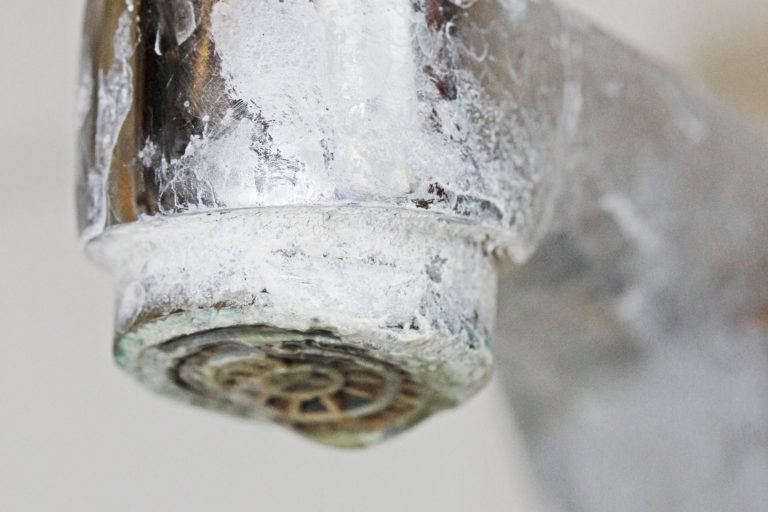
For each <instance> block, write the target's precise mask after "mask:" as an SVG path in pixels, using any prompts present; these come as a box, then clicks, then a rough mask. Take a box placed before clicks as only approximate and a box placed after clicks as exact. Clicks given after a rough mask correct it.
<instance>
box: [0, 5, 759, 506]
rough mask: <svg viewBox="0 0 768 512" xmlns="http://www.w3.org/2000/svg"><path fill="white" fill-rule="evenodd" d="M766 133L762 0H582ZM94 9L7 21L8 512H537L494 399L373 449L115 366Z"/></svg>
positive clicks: (2, 85) (0, 477) (4, 338)
mask: <svg viewBox="0 0 768 512" xmlns="http://www.w3.org/2000/svg"><path fill="white" fill-rule="evenodd" d="M566 3H568V4H569V5H572V6H573V7H575V8H577V9H579V10H582V11H584V12H585V13H587V14H588V15H589V16H591V17H593V18H594V19H596V20H598V22H599V23H600V24H602V25H603V26H604V27H607V28H608V29H610V30H611V31H613V32H614V33H616V34H618V35H619V36H621V37H622V38H624V39H626V40H628V41H630V42H631V43H633V44H635V45H636V46H639V47H640V48H642V49H644V50H645V51H646V52H648V53H650V54H651V55H653V56H655V57H656V58H658V59H660V60H662V61H664V62H666V63H668V64H669V65H671V66H673V67H675V68H677V69H679V70H681V71H682V72H684V73H687V74H689V75H690V76H693V77H697V78H700V79H703V80H706V81H708V82H709V83H710V84H712V86H713V87H715V88H716V89H718V90H719V91H720V92H721V93H722V94H723V95H725V96H727V97H729V98H730V99H731V101H733V102H735V103H736V104H737V105H739V106H740V107H741V108H742V109H744V110H745V111H747V112H749V113H750V114H752V115H754V116H756V117H760V116H762V119H764V120H768V30H766V29H767V28H768V2H765V0H568V1H567V2H566ZM82 4H83V0H38V1H35V2H30V1H26V2H24V1H20V2H11V1H6V2H3V5H2V8H0V48H2V49H3V58H2V60H0V326H1V328H2V330H1V331H0V510H2V511H14V512H16V511H48V510H51V511H53V510H55V511H109V512H120V511H142V512H143V511H149V512H151V511H177V510H178V511H181V510H184V511H190V512H193V511H203V510H223V509H225V508H232V509H249V510H270V511H271V510H274V511H299V510H307V509H312V510H319V511H331V510H333V511H335V512H353V511H359V510H366V511H374V512H375V511H392V510H402V511H420V512H430V511H470V510H471V511H479V512H493V511H513V512H514V511H526V512H528V511H530V510H532V507H533V505H532V503H533V501H532V498H531V492H530V491H529V490H528V489H529V482H527V473H526V470H525V465H524V463H522V462H521V460H522V454H521V449H520V448H519V447H518V445H517V444H516V437H515V431H514V426H513V425H512V423H511V418H510V413H509V411H508V410H507V409H506V406H505V405H504V400H503V396H502V395H501V392H500V390H499V388H498V387H496V386H492V387H491V389H489V390H488V391H486V392H485V393H484V394H483V395H482V396H481V397H479V398H478V399H476V400H475V401H474V402H472V403H471V404H469V405H468V406H466V407H464V408H463V409H461V410H459V411H457V412H453V413H448V414H444V415H442V416H440V417H438V418H436V419H433V420H432V421H430V422H428V423H427V424H426V425H424V426H422V427H421V428H418V429H417V430H415V431H414V432H412V433H410V434H408V435H405V436H403V437H402V438H400V439H397V440H394V441H392V442H390V443H388V444H385V445H384V446H381V447H379V448H376V449H373V450H370V451H366V452H353V453H343V452H342V453H339V452H334V451H329V450H327V449H323V448H318V447H315V446H312V445H310V444H308V443H307V442H305V441H303V440H300V439H298V438H295V437H293V436H292V435H290V434H287V433H283V432H282V431H279V430H277V429H275V428H271V427H261V426H253V425H250V424H247V423H243V422H238V421H234V420H228V419H224V418H220V417H217V416H215V415H212V414H209V413H206V412H202V411H198V410H193V409H188V408H186V407H184V406H179V405H176V404H173V403H170V402H166V401H165V400H163V399H160V398H156V397H154V396H151V395H149V394H147V393H145V392H143V391H142V390H141V389H139V388H138V387H137V386H136V385H134V384H133V382H131V381H130V380H129V379H128V378H127V377H125V376H123V375H122V374H120V373H119V372H118V370H117V369H116V368H115V367H114V365H113V363H112V361H111V354H110V338H111V327H112V318H111V317H112V297H111V287H110V283H109V279H108V278H107V277H106V276H105V275H104V274H103V273H100V272H99V271H97V270H96V269H94V268H93V267H92V266H91V265H89V264H88V263H87V262H86V261H84V259H83V258H82V257H81V255H80V253H79V249H78V247H77V243H76V233H75V225H74V224H75V223H74V213H73V208H74V193H73V181H74V168H75V164H74V160H75V158H74V142H73V137H74V135H73V129H72V127H73V125H74V106H73V103H74V102H73V99H74V97H75V81H76V66H77V56H78V54H79V52H78V36H79V31H80V29H79V25H80V17H81V11H82Z"/></svg>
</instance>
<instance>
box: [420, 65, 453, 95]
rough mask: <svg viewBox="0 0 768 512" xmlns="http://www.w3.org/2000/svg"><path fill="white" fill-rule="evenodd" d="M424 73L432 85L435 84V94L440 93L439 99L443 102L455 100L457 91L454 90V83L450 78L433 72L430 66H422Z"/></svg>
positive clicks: (433, 69)
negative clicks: (443, 100)
mask: <svg viewBox="0 0 768 512" xmlns="http://www.w3.org/2000/svg"><path fill="white" fill-rule="evenodd" d="M424 73H426V74H427V76H428V77H429V79H430V80H432V83H433V84H435V88H437V92H438V93H440V97H442V98H443V99H445V100H455V99H456V97H457V96H458V90H457V88H456V82H455V81H454V80H453V78H452V77H450V76H448V75H447V74H446V76H442V75H440V74H439V73H437V72H436V71H435V68H433V67H432V66H429V65H427V66H424Z"/></svg>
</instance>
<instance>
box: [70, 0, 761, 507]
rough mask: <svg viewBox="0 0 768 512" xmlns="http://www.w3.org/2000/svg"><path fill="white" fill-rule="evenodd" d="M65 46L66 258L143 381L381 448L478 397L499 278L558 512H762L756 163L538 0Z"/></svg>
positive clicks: (505, 363)
mask: <svg viewBox="0 0 768 512" xmlns="http://www.w3.org/2000/svg"><path fill="white" fill-rule="evenodd" d="M87 20H88V22H87V44H86V46H85V48H86V56H85V58H84V68H83V82H82V83H83V85H82V95H81V97H82V99H83V101H82V120H83V123H82V127H81V128H82V139H81V148H82V152H81V153H82V157H83V158H82V161H83V166H82V174H81V187H80V192H81V193H80V204H81V209H80V212H81V227H82V238H83V241H84V244H85V245H86V248H87V251H88V252H89V254H91V255H92V256H93V257H94V258H95V259H97V260H98V261H100V262H102V263H104V264H105V265H107V266H109V267H110V268H111V269H112V270H113V271H114V273H115V274H116V275H117V276H118V278H119V286H120V291H119V294H118V308H117V310H118V314H117V321H116V333H117V343H116V347H117V350H116V356H117V359H118V361H119V363H120V364H121V366H123V367H124V368H125V369H127V370H128V371H129V372H131V373H132V374H134V375H135V376H136V377H138V378H139V379H140V380H141V381H142V382H144V383H145V384H146V385H148V386H149V387H151V388H153V389H155V390H157V391H159V392H163V393H166V394H171V395H173V396H175V397H178V398H181V399H183V400H187V401H189V402H192V403H196V404H200V405H205V406H207V407H211V408H214V409H219V410H225V411H227V412H234V413H236V414H240V415H245V416H249V417H253V416H257V417H264V418H266V419H270V420H272V421H276V422H278V423H280V424H284V425H287V426H289V427H290V428H293V429H294V430H298V431H299V432H301V433H304V434H307V435H309V436H310V437H313V438H315V439H317V440H320V441H322V442H326V443H330V444H335V445H345V446H349V445H354V446H357V445H364V444H370V443H373V442H376V441H378V440H381V439H383V438H385V437H387V436H388V435H390V434H393V433H396V432H399V431H401V430H402V429H404V428H407V427H408V426H410V425H413V424H415V423H416V422H418V421H419V420H421V419H423V418H424V417H425V416H427V415H428V414H431V413H433V412H436V411H438V410H441V409H444V408H445V407H448V406H451V405H454V404H457V403H460V402H461V401H463V400H466V399H468V398H469V397H470V396H472V395H473V394H474V393H475V392H477V391H478V390H479V389H480V388H481V387H482V385H483V384H484V383H485V382H486V381H487V379H488V377H489V374H490V359H491V356H490V338H491V333H492V332H493V331H494V328H495V321H494V317H495V310H496V289H497V282H496V280H497V270H498V269H499V267H500V265H501V264H502V262H503V263H506V264H507V266H509V263H510V262H511V263H512V264H513V265H511V266H512V267H513V268H514V272H512V274H511V275H510V276H509V277H507V278H506V279H505V280H504V281H502V295H501V297H502V299H503V300H502V304H501V306H502V310H501V311H502V312H501V315H500V327H501V329H500V330H499V332H498V333H497V334H496V335H495V338H496V339H497V342H496V348H495V353H496V355H497V356H498V358H499V360H500V361H502V364H501V368H502V370H503V373H505V376H506V377H507V381H508V382H509V383H510V387H509V389H510V397H511V399H512V402H513V404H514V406H515V409H516V411H517V413H518V417H519V420H520V425H521V426H522V430H523V433H524V435H525V438H526V441H527V442H528V444H529V451H530V453H531V455H532V457H533V460H534V466H535V468H536V470H537V472H538V474H539V476H540V479H541V482H542V484H543V487H544V488H545V489H546V490H547V491H548V493H547V495H548V497H549V498H550V499H551V501H552V503H551V505H552V508H553V509H554V510H569V511H579V512H580V511H587V510H589V511H595V512H602V511H611V512H616V511H617V510H620V511H631V512H634V511H638V512H639V511H647V510H680V511H696V512H702V511H713V512H714V511H718V512H719V511H722V510H726V509H729V508H734V507H735V508H738V509H739V510H754V511H758V510H764V509H765V508H766V503H768V495H767V494H766V492H768V403H766V401H765V400H764V398H765V396H766V395H767V394H768V352H767V351H766V337H765V329H764V328H763V327H761V326H760V321H757V322H756V321H755V318H756V316H755V315H758V318H761V317H760V316H759V312H760V311H762V310H763V309H764V305H765V304H766V303H767V302H768V272H766V269H768V262H767V261H766V257H765V254H767V253H768V222H766V221H765V219H766V218H768V199H767V198H766V190H768V172H766V162H768V145H767V144H766V143H765V141H764V140H763V139H762V138H761V137H759V136H758V135H756V134H755V132H754V131H753V130H752V129H751V128H750V127H749V126H748V125H747V124H746V123H744V122H743V121H742V120H741V119H739V117H738V116H736V115H734V113H733V112H731V111H730V110H728V109H727V108H724V107H722V106H721V105H720V104H719V103H718V102H717V101H715V100H713V99H712V98H711V97H710V96H709V95H707V94H706V93H703V92H701V91H698V90H697V89H696V88H695V87H693V86H691V85H690V84H686V83H685V82H683V81H681V80H679V79H677V78H675V77H674V76H671V75H670V74H669V73H668V72H666V71H664V70H661V69H659V68H658V67H657V66H655V65H653V64H651V63H648V62H647V61H645V60H644V59H642V58H640V57H639V56H638V55H636V54H635V53H634V52H632V51H630V50H627V49H626V48H624V47H623V46H622V45H620V44H617V43H616V42H614V41H613V40H611V39H610V38H608V37H606V36H604V35H603V34H601V33H599V32H598V31H596V30H594V29H593V28H591V27H590V26H589V25H588V24H586V23H584V22H583V21H582V20H581V19H579V18H578V17H575V16H573V15H571V14H569V13H567V12H564V11H563V10H561V9H560V8H558V7H556V6H555V5H553V4H552V3H550V2H548V1H545V0H539V1H534V0H476V1H475V0H462V1H459V0H390V1H387V2H374V1H363V0H315V1H311V2H310V1H306V0H284V1H280V0H260V1H254V0H226V1H224V0H222V1H212V0H168V1H160V0H154V1H152V0H91V1H90V2H89V16H88V17H87ZM356 394H357V395H360V396H357V397H356V398H359V399H360V401H357V400H355V399H353V398H352V396H353V395H356ZM363 395H364V396H363Z"/></svg>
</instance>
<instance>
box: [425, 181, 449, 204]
mask: <svg viewBox="0 0 768 512" xmlns="http://www.w3.org/2000/svg"><path fill="white" fill-rule="evenodd" d="M427 192H429V193H430V194H434V195H436V196H437V197H439V198H440V201H445V198H446V197H448V194H446V193H445V189H444V188H443V187H442V186H440V184H439V183H430V184H429V188H427Z"/></svg>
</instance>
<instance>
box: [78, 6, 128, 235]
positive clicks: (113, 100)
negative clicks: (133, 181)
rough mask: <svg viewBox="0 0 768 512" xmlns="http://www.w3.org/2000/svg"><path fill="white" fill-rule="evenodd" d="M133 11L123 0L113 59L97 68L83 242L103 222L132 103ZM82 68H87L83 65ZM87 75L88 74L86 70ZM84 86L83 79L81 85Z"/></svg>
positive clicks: (100, 227) (98, 228) (99, 232)
mask: <svg viewBox="0 0 768 512" xmlns="http://www.w3.org/2000/svg"><path fill="white" fill-rule="evenodd" d="M133 10H134V7H133V2H132V1H131V0H126V10H125V12H123V14H122V15H121V16H120V18H119V20H118V27H117V30H116V31H115V38H114V43H113V52H114V62H113V63H112V66H111V67H110V68H109V69H108V70H107V71H106V73H105V71H104V70H103V69H99V70H98V74H97V77H98V78H97V85H96V88H97V101H96V109H97V110H96V122H95V124H96V130H95V141H94V155H95V161H94V162H93V167H92V168H89V169H85V170H84V172H85V181H86V182H87V185H86V190H87V191H88V192H87V194H86V195H85V197H84V200H85V202H86V205H85V212H86V225H85V226H84V228H83V231H82V233H81V236H82V239H83V240H85V241H87V240H90V239H91V238H93V237H95V236H97V235H99V234H101V232H102V231H103V230H104V227H105V226H106V224H107V216H108V208H109V206H108V204H107V203H108V200H107V196H108V195H107V182H108V179H109V171H110V168H111V166H112V156H113V153H114V151H115V146H116V144H117V140H118V137H119V135H120V131H121V129H122V127H123V123H125V120H126V118H127V116H128V113H129V112H130V110H131V105H132V102H133V84H132V79H133V72H132V70H131V64H130V62H129V61H130V59H131V57H132V56H133V53H134V50H135V47H134V44H133V25H134V19H133V18H134V16H133ZM85 71H86V72H87V71H88V68H87V67H86V69H85ZM89 76H92V75H90V73H89ZM87 86H88V82H87V80H86V81H85V83H84V85H83V87H84V88H85V87H87ZM83 111H85V110H83Z"/></svg>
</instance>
